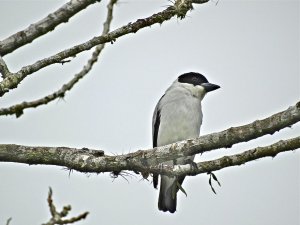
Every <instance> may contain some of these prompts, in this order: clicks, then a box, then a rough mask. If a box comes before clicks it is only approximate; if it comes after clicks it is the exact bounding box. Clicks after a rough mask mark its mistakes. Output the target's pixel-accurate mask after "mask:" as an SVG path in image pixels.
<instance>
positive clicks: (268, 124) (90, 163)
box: [0, 102, 300, 174]
mask: <svg viewBox="0 0 300 225" xmlns="http://www.w3.org/2000/svg"><path fill="white" fill-rule="evenodd" d="M299 121H300V102H298V103H297V104H296V105H295V106H292V107H289V108H288V109H287V110H285V111H283V112H280V113H277V114H274V115H273V116H270V117H268V118H266V119H263V120H257V121H255V122H253V123H251V124H247V125H244V126H240V127H234V128H230V129H227V130H224V131H221V132H218V133H213V134H209V135H205V136H202V137H200V138H197V139H193V140H186V141H182V142H177V143H174V144H170V145H166V146H162V147H157V148H154V149H149V150H144V151H142V150H139V151H136V152H133V153H128V154H124V155H116V156H108V155H104V152H103V151H97V150H90V149H85V148H84V149H75V148H66V147H29V146H20V145H10V144H0V161H4V162H17V163H26V164H44V165H57V166H64V167H67V168H69V169H74V170H77V171H81V172H96V173H100V172H112V171H113V172H118V171H121V170H132V171H139V172H143V173H144V172H145V174H146V173H149V172H151V173H152V172H155V173H163V172H160V170H159V168H158V167H157V165H159V164H160V163H162V162H164V161H167V160H172V159H176V158H179V157H182V156H187V155H193V154H198V153H203V152H206V151H210V150H213V149H218V148H224V147H225V148H227V147H231V146H232V145H233V144H236V143H240V142H244V141H249V140H252V139H255V138H258V137H261V136H263V135H266V134H273V133H274V132H276V131H278V130H281V129H283V128H285V127H289V126H291V125H293V124H295V123H297V122H299ZM295 140H296V141H297V140H299V139H295ZM295 140H294V142H295ZM294 142H293V143H294ZM282 146H284V145H282ZM295 146H296V145H295ZM292 149H293V148H290V150H292ZM256 151H257V149H256ZM250 156H251V154H250ZM258 156H262V157H265V156H263V155H258ZM236 162H238V161H236ZM234 165H235V164H234ZM201 168H204V166H203V165H202V167H201ZM210 169H211V168H210ZM208 171H209V170H208Z"/></svg>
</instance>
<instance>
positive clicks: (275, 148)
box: [150, 137, 300, 176]
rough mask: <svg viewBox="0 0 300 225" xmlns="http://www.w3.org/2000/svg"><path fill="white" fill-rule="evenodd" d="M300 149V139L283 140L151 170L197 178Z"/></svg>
mask: <svg viewBox="0 0 300 225" xmlns="http://www.w3.org/2000/svg"><path fill="white" fill-rule="evenodd" d="M299 148H300V137H296V138H292V139H288V140H281V141H279V142H276V143H274V144H272V145H268V146H265V147H257V148H254V149H251V150H247V151H244V152H243V153H240V154H236V155H230V156H223V157H222V158H219V159H214V160H211V161H205V162H199V163H197V164H196V165H197V166H195V165H191V164H186V165H180V166H178V165H177V166H175V167H174V168H173V167H170V166H169V167H168V166H164V168H161V167H159V166H158V167H156V168H155V170H154V171H153V170H150V171H151V172H155V173H163V174H167V175H173V176H174V175H175V176H182V175H186V176H195V175H197V174H200V173H208V172H213V171H216V170H220V169H224V168H226V167H230V166H240V165H243V164H245V163H247V162H251V161H254V160H256V159H260V158H264V157H273V158H274V157H275V156H276V155H277V154H278V153H281V152H286V151H292V150H296V149H299Z"/></svg>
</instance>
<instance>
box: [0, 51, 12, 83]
mask: <svg viewBox="0 0 300 225" xmlns="http://www.w3.org/2000/svg"><path fill="white" fill-rule="evenodd" d="M0 73H1V75H2V78H3V79H4V78H6V77H8V76H9V75H10V74H11V73H10V71H9V69H8V67H7V65H6V63H5V61H4V59H3V58H2V57H1V55H0Z"/></svg>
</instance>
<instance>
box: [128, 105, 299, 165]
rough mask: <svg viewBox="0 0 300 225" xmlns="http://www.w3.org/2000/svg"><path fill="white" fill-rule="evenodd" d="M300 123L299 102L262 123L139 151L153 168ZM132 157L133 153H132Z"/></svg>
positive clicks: (258, 121)
mask: <svg viewBox="0 0 300 225" xmlns="http://www.w3.org/2000/svg"><path fill="white" fill-rule="evenodd" d="M299 121H300V102H297V103H296V104H295V105H294V106H291V107H289V108H288V109H287V110H285V111H282V112H279V113H276V114H274V115H272V116H270V117H267V118H265V119H262V120H256V121H254V122H253V123H249V124H246V125H243V126H239V127H231V128H229V129H227V130H224V131H221V132H218V133H212V134H208V135H204V136H200V137H199V138H196V139H191V140H185V141H181V142H176V143H173V144H170V145H166V146H162V147H157V148H155V149H154V151H153V150H152V149H149V150H145V151H141V152H136V153H135V154H140V155H143V159H144V161H146V162H147V163H149V164H151V165H153V164H155V165H157V164H158V163H161V162H164V161H167V160H170V159H172V158H170V156H172V157H173V158H179V157H183V156H191V155H195V154H199V153H204V152H207V151H211V150H214V149H220V148H230V147H232V145H234V144H237V143H241V142H247V141H250V140H253V139H256V138H258V137H261V136H264V135H267V134H273V133H275V132H276V131H279V130H281V129H283V128H286V127H291V126H292V125H293V124H295V123H297V122H299ZM132 154H133V153H132Z"/></svg>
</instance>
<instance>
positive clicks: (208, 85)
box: [201, 83, 220, 92]
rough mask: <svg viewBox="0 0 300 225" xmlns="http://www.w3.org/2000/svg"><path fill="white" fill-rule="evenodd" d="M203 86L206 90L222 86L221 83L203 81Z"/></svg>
mask: <svg viewBox="0 0 300 225" xmlns="http://www.w3.org/2000/svg"><path fill="white" fill-rule="evenodd" d="M201 86H202V87H204V90H205V91H206V92H210V91H214V90H217V89H218V88H220V86H219V85H216V84H212V83H203V84H201Z"/></svg>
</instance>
